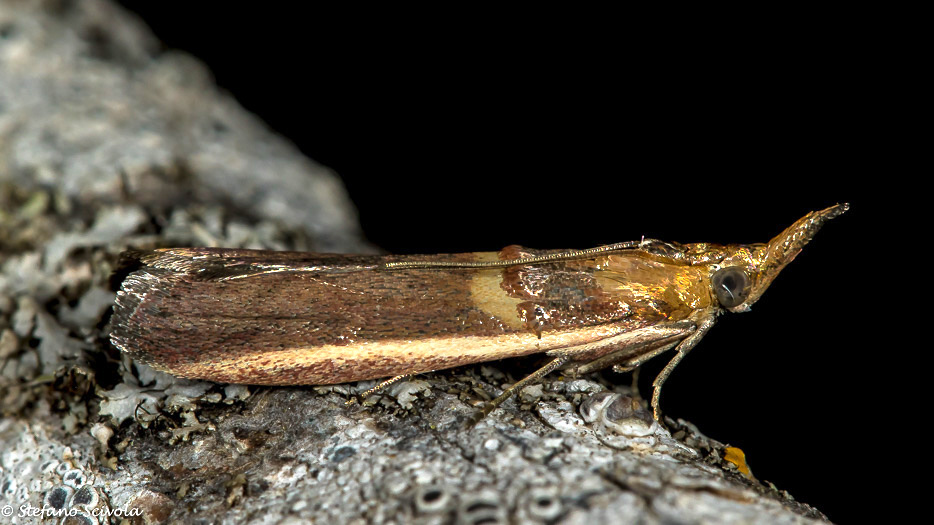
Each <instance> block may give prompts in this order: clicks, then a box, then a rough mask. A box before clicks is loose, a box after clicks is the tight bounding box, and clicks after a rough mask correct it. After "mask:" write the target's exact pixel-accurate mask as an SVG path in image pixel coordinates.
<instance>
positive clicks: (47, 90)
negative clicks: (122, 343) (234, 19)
mask: <svg viewBox="0 0 934 525" xmlns="http://www.w3.org/2000/svg"><path fill="white" fill-rule="evenodd" d="M164 245H212V246H230V247H234V246H236V247H250V248H273V249H299V250H318V251H345V252H358V251H366V250H370V249H371V248H370V247H369V246H368V245H367V244H366V243H365V241H364V240H363V239H362V237H361V234H360V231H359V227H358V225H357V223H356V219H355V215H354V211H353V208H352V206H351V204H350V202H349V200H348V198H347V196H346V194H345V192H344V191H343V188H342V186H341V183H340V181H339V180H338V179H337V178H336V177H335V176H334V174H332V173H331V172H330V171H328V170H327V169H326V168H323V167H321V166H319V165H318V164H315V163H314V162H313V161H311V160H308V159H307V158H304V157H303V156H301V155H300V154H299V153H298V152H297V151H296V149H295V148H294V147H292V146H291V145H290V144H289V143H288V142H287V141H285V140H283V139H282V138H280V137H278V136H276V135H275V134H273V133H271V132H270V131H269V130H267V129H265V128H264V126H263V125H262V123H261V122H260V121H259V120H258V119H256V118H255V117H253V116H251V115H249V114H247V113H246V112H245V111H244V110H243V109H242V108H240V107H239V106H238V105H237V104H236V102H235V101H233V100H231V99H230V98H229V97H228V96H225V95H224V94H222V93H220V92H219V91H218V90H217V89H216V88H215V87H214V85H213V83H212V80H211V78H210V75H209V74H208V72H207V70H206V69H205V67H204V66H202V65H201V64H199V63H198V62H196V61H195V60H193V59H191V58H190V57H187V56H185V55H182V54H179V53H174V52H161V51H160V50H159V46H158V45H157V41H156V40H155V37H153V36H152V35H151V34H149V33H148V31H147V29H146V28H145V27H143V26H142V25H141V24H140V23H139V22H138V21H137V20H136V19H134V18H133V17H132V16H130V15H128V14H127V13H125V12H123V11H122V10H120V9H119V8H117V7H115V6H113V5H112V4H110V3H107V2H104V1H97V0H89V1H82V2H67V1H66V2H52V1H48V2H41V1H12V2H4V3H3V4H0V399H2V400H0V411H2V420H0V513H2V514H3V519H4V522H7V521H9V522H12V523H31V522H40V521H42V520H41V516H39V515H37V514H36V512H38V509H41V508H42V507H43V506H45V508H46V509H50V510H57V511H71V512H72V513H73V514H75V517H76V518H86V521H85V522H87V523H93V522H95V521H96V522H98V523H116V522H119V521H120V520H121V519H124V518H129V519H130V520H131V522H134V523H158V522H164V521H173V520H180V521H185V522H189V521H190V522H199V523H200V522H205V523H208V522H221V523H281V522H286V523H287V522H291V521H294V522H306V521H315V522H334V523H362V522H374V523H409V522H418V523H445V522H453V521H457V522H464V523H494V522H507V521H513V522H528V523H555V522H561V523H592V522H599V520H610V519H612V520H613V521H614V522H618V523H630V522H632V523H655V522H658V523H662V522H678V523H681V522H690V523H807V522H811V521H823V520H824V517H823V516H822V515H821V514H820V512H818V511H817V510H815V509H813V508H810V507H808V506H806V505H801V504H798V503H796V502H794V500H793V499H791V497H790V496H789V495H788V494H786V493H783V492H780V491H779V490H778V489H776V488H774V487H772V486H770V485H769V484H763V483H761V482H759V481H758V480H756V479H755V478H754V477H753V476H752V473H750V472H749V471H748V468H747V467H746V465H745V462H744V460H743V459H742V452H741V451H738V449H734V448H731V447H727V446H725V445H723V444H721V443H718V442H715V441H712V440H710V439H707V438H705V437H704V436H702V435H701V434H700V433H699V432H697V430H696V429H694V428H693V427H692V426H691V425H689V424H687V423H685V422H681V421H677V422H676V421H670V420H669V421H668V422H667V426H668V428H669V429H670V431H669V430H666V429H665V428H663V427H661V426H659V425H658V424H656V423H654V422H653V421H652V419H651V417H649V416H648V414H647V413H646V412H645V410H644V409H643V408H642V405H641V404H640V403H639V402H638V401H634V400H633V399H632V398H631V397H629V395H627V394H628V392H627V391H626V390H625V389H621V388H616V389H615V390H612V391H611V390H609V389H608V387H607V386H606V385H604V384H601V383H599V382H597V381H596V380H593V381H591V380H562V379H560V378H558V377H553V378H550V380H549V381H546V382H545V384H544V385H542V386H536V387H530V388H527V389H525V390H524V391H523V393H522V395H521V396H519V399H518V400H517V401H516V402H509V403H507V404H506V406H505V408H504V409H503V410H498V411H496V412H494V413H493V414H492V415H491V416H490V417H488V418H487V419H486V420H484V421H482V422H481V423H480V424H479V425H478V426H477V427H475V428H473V429H470V430H467V429H465V428H464V423H465V422H466V420H467V418H468V416H469V415H470V414H472V413H473V411H474V410H475V406H476V404H477V403H479V402H481V401H482V400H483V399H484V398H485V396H487V395H488V394H487V393H495V392H498V391H499V390H500V389H501V388H503V387H504V386H506V385H507V384H508V383H510V382H512V381H514V380H515V378H512V377H510V376H508V375H506V374H504V373H503V372H502V371H500V370H498V369H496V368H491V367H486V366H478V367H471V368H467V369H464V370H456V371H449V372H442V373H435V374H430V375H429V376H427V377H419V378H417V379H413V380H410V381H407V382H401V383H398V384H394V385H393V386H392V387H391V388H389V389H388V390H387V391H385V392H384V393H382V394H380V395H376V396H372V397H370V398H368V399H367V400H366V403H364V404H363V406H361V405H359V404H357V405H348V404H347V401H348V400H349V399H353V394H357V393H360V392H362V391H364V390H365V389H367V388H369V387H371V386H372V384H373V383H372V382H369V383H360V384H353V385H341V386H336V387H318V388H310V387H309V388H304V387H303V388H256V387H244V386H238V385H218V384H213V383H204V382H196V381H183V380H177V379H174V378H172V377H169V376H166V375H164V374H160V373H157V372H153V371H152V370H150V369H148V368H146V367H144V366H137V365H133V364H131V363H130V362H129V361H128V360H127V359H126V358H124V357H123V356H120V355H119V354H118V353H116V352H115V351H114V349H113V348H112V347H110V345H109V344H108V342H107V335H108V330H109V328H108V324H107V323H108V320H109V314H110V310H109V306H110V304H111V303H112V300H113V291H112V290H113V287H112V283H110V282H109V278H110V273H111V271H112V268H113V265H114V263H115V261H116V256H117V254H118V253H119V252H120V251H122V250H123V249H125V248H127V247H130V246H134V247H153V246H164ZM7 509H9V511H7ZM104 510H109V511H117V510H119V511H120V512H119V513H118V514H116V515H113V516H110V517H106V516H103V515H101V511H104ZM7 512H9V514H7ZM30 512H31V514H30ZM120 513H122V514H123V516H120Z"/></svg>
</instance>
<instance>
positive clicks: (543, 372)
mask: <svg viewBox="0 0 934 525" xmlns="http://www.w3.org/2000/svg"><path fill="white" fill-rule="evenodd" d="M568 361H570V358H569V357H568V356H561V357H556V358H555V359H552V360H551V361H549V362H548V364H547V365H545V366H543V367H541V368H539V369H538V370H536V371H534V372H532V373H531V374H529V375H527V376H526V377H525V378H524V379H522V380H521V381H519V382H517V383H516V384H514V385H512V386H511V387H509V388H507V389H506V390H505V391H503V393H502V394H500V395H499V397H497V398H496V399H494V400H493V401H490V402H489V403H487V404H486V405H484V407H483V408H482V409H481V410H480V411H479V412H477V413H476V414H474V415H473V416H472V417H471V418H470V423H469V424H468V426H469V427H472V426H474V425H476V424H477V423H479V422H480V420H481V419H483V418H484V417H486V416H487V414H489V413H490V412H492V411H494V410H496V408H497V407H498V406H500V405H502V404H503V403H504V402H505V401H506V400H507V399H509V398H510V397H512V396H513V395H514V394H515V393H517V392H519V391H520V390H522V389H523V388H525V387H526V386H527V385H529V384H532V383H537V382H539V381H541V380H542V378H543V377H545V376H547V375H548V374H550V373H552V372H554V371H555V370H557V369H559V368H561V367H562V366H564V364H565V363H567V362H568Z"/></svg>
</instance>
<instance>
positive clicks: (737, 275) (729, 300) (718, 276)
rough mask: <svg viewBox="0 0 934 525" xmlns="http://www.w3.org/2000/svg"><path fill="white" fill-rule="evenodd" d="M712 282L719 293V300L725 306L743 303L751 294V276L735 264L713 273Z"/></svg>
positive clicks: (730, 306)
mask: <svg viewBox="0 0 934 525" xmlns="http://www.w3.org/2000/svg"><path fill="white" fill-rule="evenodd" d="M712 282H713V289H714V290H715V291H716V293H717V300H718V301H720V304H721V305H723V307H724V308H732V307H734V306H737V305H740V304H743V301H745V300H746V297H748V296H749V284H750V281H749V276H748V275H746V272H744V271H743V270H742V269H740V268H737V267H735V266H733V267H730V268H722V269H720V270H718V271H717V273H715V274H713V279H712Z"/></svg>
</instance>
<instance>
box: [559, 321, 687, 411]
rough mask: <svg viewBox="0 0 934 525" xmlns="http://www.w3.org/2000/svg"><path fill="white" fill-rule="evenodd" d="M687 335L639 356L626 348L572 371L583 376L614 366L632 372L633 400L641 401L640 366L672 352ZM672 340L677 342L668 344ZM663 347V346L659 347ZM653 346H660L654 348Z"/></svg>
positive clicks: (619, 369) (622, 371)
mask: <svg viewBox="0 0 934 525" xmlns="http://www.w3.org/2000/svg"><path fill="white" fill-rule="evenodd" d="M686 336H687V334H685V335H678V336H672V337H669V338H666V339H664V340H661V341H657V342H656V344H655V345H646V347H645V348H644V350H645V351H644V352H643V353H640V354H638V355H635V356H633V355H632V352H631V351H630V349H628V348H626V349H623V350H620V351H618V352H614V353H612V354H610V355H607V356H604V357H601V358H600V359H595V360H593V361H591V362H589V363H584V364H582V365H580V366H579V367H577V368H575V369H573V370H571V371H570V373H571V374H574V375H583V374H586V373H590V372H595V371H597V370H602V369H604V368H606V367H608V366H610V365H612V366H613V371H614V372H618V373H621V374H624V373H626V372H632V384H631V385H630V386H629V390H630V392H632V396H633V398H636V399H639V400H640V401H641V399H642V395H641V394H640V393H639V370H642V369H641V368H640V366H641V365H642V364H643V363H645V362H646V361H648V360H650V359H652V358H654V357H656V356H658V355H660V354H664V353H665V352H667V351H669V350H671V349H672V348H674V347H675V345H677V344H678V343H679V342H680V341H681V339H683V338H684V337H686ZM671 339H675V341H672V342H668V341H670V340H671ZM658 345H661V346H658ZM653 346H658V347H657V348H653Z"/></svg>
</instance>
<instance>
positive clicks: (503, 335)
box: [112, 249, 659, 384]
mask: <svg viewBox="0 0 934 525" xmlns="http://www.w3.org/2000/svg"><path fill="white" fill-rule="evenodd" d="M517 256H520V255H519V253H518V252H517V253H511V252H507V251H506V250H504V252H502V253H500V254H495V253H482V254H476V253H468V254H454V255H433V256H413V257H408V258H403V257H379V256H339V255H323V256H322V255H315V254H306V253H294V252H293V253H289V252H254V251H250V250H229V251H228V250H222V249H181V250H165V251H157V252H149V253H144V254H138V255H137V257H138V259H139V261H140V263H141V264H142V267H141V268H140V269H139V270H137V271H135V272H133V273H131V274H130V275H129V276H128V277H127V278H126V279H125V280H124V282H123V286H122V290H121V292H120V294H119V296H118V299H117V306H116V310H115V314H114V332H113V335H112V340H113V342H114V343H115V345H116V346H118V347H120V348H121V349H122V350H124V351H126V352H127V353H129V354H130V355H132V356H133V357H134V358H136V359H139V360H140V361H142V362H145V363H148V364H151V365H153V366H154V367H156V368H158V369H161V370H164V371H167V372H170V373H172V374H175V375H179V376H183V377H192V378H200V379H208V380H214V381H222V382H234V383H249V384H329V383H340V382H346V381H356V380H362V379H371V378H379V377H388V376H393V375H398V374H404V373H410V372H423V371H430V370H439V369H445V368H451V367H455V366H460V365H464V364H469V363H476V362H483V361H490V360H495V359H501V358H506V357H513V356H520V355H526V354H531V353H536V352H544V351H547V350H549V349H553V348H564V347H570V346H574V345H579V344H586V343H591V342H596V341H599V340H601V339H604V338H606V337H610V336H612V335H615V334H618V333H621V332H626V331H631V330H634V329H637V328H639V327H642V326H646V325H649V324H652V323H654V322H657V321H658V319H659V317H658V315H657V314H656V313H654V312H648V311H640V309H639V308H634V307H633V306H631V305H628V304H625V303H621V302H620V301H618V300H617V299H615V298H614V297H612V296H611V295H608V294H606V293H604V292H603V291H602V290H601V289H600V285H599V282H598V281H597V280H596V279H595V277H594V272H595V269H594V266H593V264H584V263H580V262H578V261H572V262H558V263H549V264H542V265H536V266H528V267H526V266H517V267H509V268H490V269H476V268H471V269H465V268H449V269H445V268H442V269H437V268H422V269H408V270H398V271H380V270H374V269H373V266H374V265H379V264H381V263H383V262H385V261H387V260H445V261H477V260H496V259H497V258H504V257H506V258H513V257H517ZM289 268H291V270H290V269H289ZM539 336H541V337H539Z"/></svg>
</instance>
